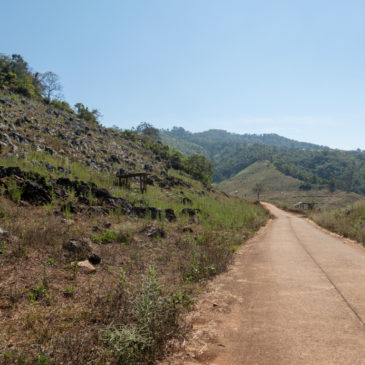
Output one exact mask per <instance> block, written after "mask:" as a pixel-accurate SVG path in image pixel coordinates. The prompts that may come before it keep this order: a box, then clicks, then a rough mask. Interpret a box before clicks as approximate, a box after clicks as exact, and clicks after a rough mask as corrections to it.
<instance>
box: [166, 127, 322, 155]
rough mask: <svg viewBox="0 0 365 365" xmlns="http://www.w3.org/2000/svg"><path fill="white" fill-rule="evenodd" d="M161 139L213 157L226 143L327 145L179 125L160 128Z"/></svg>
mask: <svg viewBox="0 0 365 365" xmlns="http://www.w3.org/2000/svg"><path fill="white" fill-rule="evenodd" d="M160 134H161V137H162V140H163V141H164V142H165V143H167V144H168V145H170V146H171V147H174V148H176V149H177V150H179V151H180V152H182V153H184V154H186V155H190V154H193V153H198V154H204V155H205V156H206V157H208V158H210V159H213V158H214V156H215V154H216V153H217V150H218V149H220V148H222V147H223V146H227V145H230V146H231V145H254V144H263V145H267V146H276V147H284V148H294V149H298V150H322V149H325V148H327V147H324V146H319V145H316V144H313V143H307V142H298V141H295V140H293V139H289V138H285V137H282V136H279V135H278V134H275V133H270V134H237V133H230V132H227V131H225V130H222V129H210V130H208V131H205V132H199V133H192V132H188V131H186V130H185V129H184V128H181V127H173V128H172V129H171V130H164V129H162V130H160Z"/></svg>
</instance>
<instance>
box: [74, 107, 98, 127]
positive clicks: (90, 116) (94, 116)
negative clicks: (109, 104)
mask: <svg viewBox="0 0 365 365" xmlns="http://www.w3.org/2000/svg"><path fill="white" fill-rule="evenodd" d="M75 109H76V113H77V116H78V117H79V118H81V119H84V120H86V121H88V122H93V123H96V124H98V123H100V118H101V113H100V112H99V110H98V109H93V110H91V111H90V110H89V108H88V107H87V106H85V105H84V104H82V103H77V104H75Z"/></svg>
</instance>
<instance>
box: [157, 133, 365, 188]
mask: <svg viewBox="0 0 365 365" xmlns="http://www.w3.org/2000/svg"><path fill="white" fill-rule="evenodd" d="M160 134H161V137H162V139H163V140H164V142H165V143H167V144H169V145H170V146H171V147H174V148H176V149H177V150H179V151H180V152H182V153H184V154H191V153H202V154H204V155H205V156H207V157H208V158H209V159H210V160H211V161H212V163H213V166H214V169H215V175H214V181H215V182H220V181H223V180H225V179H228V178H230V177H232V176H233V175H235V174H237V173H239V172H240V171H241V170H243V169H245V168H246V167H248V166H250V165H251V164H253V163H255V162H257V161H270V162H271V163H272V164H273V165H274V166H275V167H276V168H277V169H278V170H279V171H280V172H282V173H284V174H285V175H287V176H292V177H294V178H297V179H299V180H301V181H303V188H304V189H310V188H311V187H312V186H313V185H322V186H327V187H328V188H330V189H331V190H334V189H341V190H345V191H353V192H357V193H360V194H365V153H364V152H362V151H360V150H358V151H341V150H334V149H330V148H328V147H324V146H319V145H315V144H311V143H305V142H297V141H294V140H291V139H288V138H285V137H281V136H279V135H276V134H263V135H250V134H243V135H238V134H233V133H229V132H226V131H222V130H209V131H207V132H201V133H191V132H187V131H185V130H184V129H183V128H176V127H174V128H173V129H172V130H171V131H166V130H162V131H161V132H160Z"/></svg>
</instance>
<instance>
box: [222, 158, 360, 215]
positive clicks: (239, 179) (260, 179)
mask: <svg viewBox="0 0 365 365" xmlns="http://www.w3.org/2000/svg"><path fill="white" fill-rule="evenodd" d="M257 183H262V185H263V191H262V193H261V194H260V199H262V200H265V201H274V202H281V203H284V204H287V205H289V206H293V205H294V204H296V203H298V202H300V201H304V202H315V203H316V206H317V208H320V209H323V208H326V209H331V208H336V207H343V206H346V205H349V204H353V203H355V202H359V201H365V198H364V197H363V196H361V195H358V194H355V193H346V192H343V191H340V190H336V191H334V192H330V191H329V190H328V189H327V188H326V187H321V186H318V185H317V186H313V187H312V188H311V190H303V189H301V187H303V182H302V181H300V180H298V179H294V178H292V177H290V176H286V175H284V174H283V173H281V172H280V171H279V170H278V169H277V168H276V167H275V166H274V165H273V164H271V163H270V162H268V161H260V162H255V163H253V164H252V165H250V166H249V167H247V168H246V169H244V170H242V171H241V172H239V173H238V174H237V175H235V176H233V177H231V178H230V179H228V180H225V181H223V182H222V183H220V184H219V185H218V186H219V188H220V189H222V190H223V191H225V192H226V193H228V194H234V195H238V196H242V197H245V198H249V199H255V198H256V193H255V192H254V191H253V188H254V186H255V185H256V184H257Z"/></svg>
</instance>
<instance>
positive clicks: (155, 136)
mask: <svg viewBox="0 0 365 365" xmlns="http://www.w3.org/2000/svg"><path fill="white" fill-rule="evenodd" d="M136 132H137V133H138V134H141V135H143V136H148V137H150V138H151V139H152V140H153V141H158V140H160V131H159V130H158V129H157V128H155V127H154V126H153V125H152V124H149V123H146V122H142V123H140V124H139V125H138V126H137V128H136Z"/></svg>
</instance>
